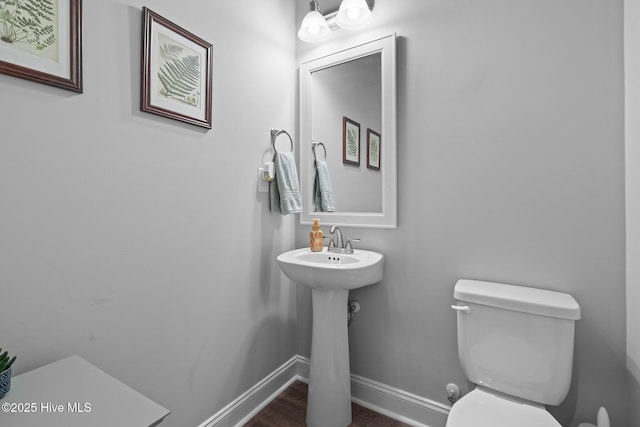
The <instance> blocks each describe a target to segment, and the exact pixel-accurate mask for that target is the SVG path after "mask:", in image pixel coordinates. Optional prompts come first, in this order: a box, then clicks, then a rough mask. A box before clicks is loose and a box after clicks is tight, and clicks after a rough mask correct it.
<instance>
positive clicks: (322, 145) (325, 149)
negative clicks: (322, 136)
mask: <svg viewBox="0 0 640 427" xmlns="http://www.w3.org/2000/svg"><path fill="white" fill-rule="evenodd" d="M311 145H313V147H312V148H311V151H313V160H315V161H318V156H317V154H316V150H317V149H318V147H319V146H321V147H322V149H323V150H324V159H325V160H327V147H325V146H324V144H323V143H322V142H312V143H311Z"/></svg>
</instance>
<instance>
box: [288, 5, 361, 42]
mask: <svg viewBox="0 0 640 427" xmlns="http://www.w3.org/2000/svg"><path fill="white" fill-rule="evenodd" d="M372 7H373V6H372ZM309 9H310V11H309V13H307V14H306V15H305V17H304V19H303V20H302V23H301V24H300V30H298V38H300V40H302V41H305V42H308V43H318V42H322V41H325V40H326V39H327V38H329V35H330V34H331V31H333V30H335V29H337V28H344V29H347V30H355V29H358V28H361V27H364V26H365V25H367V24H368V23H369V22H370V21H371V18H372V16H373V14H372V13H371V8H370V7H369V3H368V2H367V0H342V2H341V3H340V8H339V9H338V10H337V11H335V12H332V13H329V14H327V15H322V13H320V6H319V5H318V0H311V2H310V3H309Z"/></svg>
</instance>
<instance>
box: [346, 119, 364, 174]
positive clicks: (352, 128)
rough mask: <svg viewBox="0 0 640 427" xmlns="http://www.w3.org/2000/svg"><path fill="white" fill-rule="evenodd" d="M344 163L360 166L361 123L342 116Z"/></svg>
mask: <svg viewBox="0 0 640 427" xmlns="http://www.w3.org/2000/svg"><path fill="white" fill-rule="evenodd" d="M342 163H344V164H347V165H353V166H360V123H358V122H356V121H354V120H351V119H350V118H348V117H346V116H344V117H342Z"/></svg>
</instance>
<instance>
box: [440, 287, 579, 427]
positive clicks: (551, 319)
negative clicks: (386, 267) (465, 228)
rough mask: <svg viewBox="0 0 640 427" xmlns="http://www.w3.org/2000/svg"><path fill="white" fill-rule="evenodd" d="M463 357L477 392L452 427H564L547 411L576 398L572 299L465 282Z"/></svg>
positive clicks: (461, 294) (460, 294)
mask: <svg viewBox="0 0 640 427" xmlns="http://www.w3.org/2000/svg"><path fill="white" fill-rule="evenodd" d="M453 295H454V298H455V299H456V300H457V305H454V306H452V308H453V309H455V310H457V312H458V315H457V316H458V356H459V358H460V363H461V365H462V369H463V371H464V373H465V374H466V376H467V378H468V379H469V381H471V382H473V383H474V384H476V387H475V389H474V390H473V391H471V392H469V393H467V394H466V395H465V396H464V397H462V398H461V399H460V400H459V401H458V402H456V404H455V405H453V407H452V408H451V412H450V413H449V417H448V419H447V424H446V427H514V426H518V427H561V425H560V423H558V421H556V419H555V418H553V416H551V414H550V413H549V412H547V410H546V409H545V406H544V405H558V404H560V402H562V401H563V400H564V398H565V397H566V395H567V393H568V392H569V386H570V384H571V371H572V366H573V338H574V326H575V321H576V320H578V319H579V318H580V306H579V305H578V303H577V302H576V300H575V299H574V298H573V297H572V296H571V295H568V294H564V293H560V292H553V291H547V290H542V289H535V288H528V287H524V286H514V285H505V284H500V283H491V282H481V281H476V280H459V281H458V282H457V283H456V286H455V290H454V294H453Z"/></svg>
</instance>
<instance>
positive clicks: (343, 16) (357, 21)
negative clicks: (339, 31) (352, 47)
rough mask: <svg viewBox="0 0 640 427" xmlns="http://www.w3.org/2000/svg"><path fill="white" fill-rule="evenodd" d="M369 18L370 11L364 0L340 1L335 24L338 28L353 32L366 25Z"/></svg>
mask: <svg viewBox="0 0 640 427" xmlns="http://www.w3.org/2000/svg"><path fill="white" fill-rule="evenodd" d="M371 17H372V13H371V10H370V9H369V5H368V4H367V2H366V1H365V0H342V3H340V9H339V10H338V14H337V15H336V24H338V26H339V27H340V28H346V29H349V30H353V29H356V28H360V27H363V26H365V25H366V24H368V23H369V21H371Z"/></svg>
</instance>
